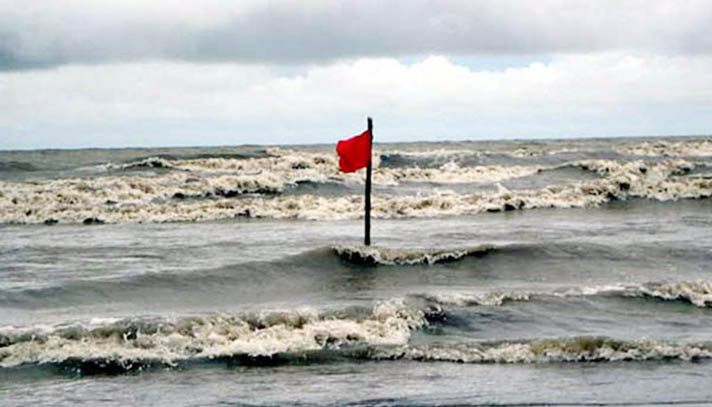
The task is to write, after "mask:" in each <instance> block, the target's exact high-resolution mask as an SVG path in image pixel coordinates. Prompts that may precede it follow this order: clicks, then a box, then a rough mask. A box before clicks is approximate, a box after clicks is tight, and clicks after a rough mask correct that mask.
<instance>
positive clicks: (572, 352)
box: [0, 137, 712, 407]
mask: <svg viewBox="0 0 712 407" xmlns="http://www.w3.org/2000/svg"><path fill="white" fill-rule="evenodd" d="M373 182H374V186H373V211H372V216H373V220H372V241H373V246H371V247H368V248H367V247H364V246H362V239H363V218H362V217H363V202H364V198H363V189H364V170H360V171H358V172H356V173H353V174H342V173H340V172H339V171H338V165H337V157H336V153H335V151H334V145H322V146H306V147H305V146H275V147H264V146H238V147H220V148H163V149H106V150H58V151H19V152H0V405H1V406H132V405H150V406H170V407H175V406H273V405H299V406H344V405H345V406H392V405H399V406H453V405H458V406H460V405H462V406H465V405H496V406H509V405H527V406H552V405H555V406H559V405H579V406H581V405H583V406H604V405H613V406H643V405H665V404H674V405H678V406H679V405H685V406H687V405H707V404H712V386H710V383H712V199H709V198H710V197H712V138H710V137H686V138H664V137H663V138H635V139H587V140H560V141H493V142H448V143H446V142H443V143H413V144H376V145H375V146H374V171H373Z"/></svg>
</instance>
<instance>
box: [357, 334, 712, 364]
mask: <svg viewBox="0 0 712 407" xmlns="http://www.w3.org/2000/svg"><path fill="white" fill-rule="evenodd" d="M371 357H372V358H374V359H387V360H393V359H410V360H418V361H445V362H457V363H561V362H615V361H639V362H640V361H649V360H671V359H672V360H686V361H690V360H699V359H709V358H712V344H711V343H696V344H686V343H676V342H666V341H652V340H645V341H624V340H617V339H613V338H607V337H575V338H560V339H535V340H530V341H507V342H486V343H481V342H474V343H466V344H448V345H420V346H416V345H404V346H400V347H395V348H392V349H380V350H376V351H374V352H373V354H372V355H371Z"/></svg>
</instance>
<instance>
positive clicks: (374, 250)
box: [332, 246, 497, 266]
mask: <svg viewBox="0 0 712 407" xmlns="http://www.w3.org/2000/svg"><path fill="white" fill-rule="evenodd" d="M332 250H333V251H334V253H335V254H336V255H337V256H338V257H339V258H341V259H343V260H346V261H348V262H351V263H354V264H362V265H368V266H377V265H381V266H396V265H398V266H404V265H408V266H412V265H417V264H426V265H432V264H439V263H448V262H453V261H457V260H460V259H462V258H465V257H468V256H477V257H480V256H484V255H486V254H488V253H490V252H493V251H496V250H497V247H495V246H479V247H472V248H462V249H442V250H437V249H432V250H429V249H393V248H385V247H370V246H336V247H333V248H332Z"/></svg>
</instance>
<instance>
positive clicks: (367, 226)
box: [363, 117, 373, 246]
mask: <svg viewBox="0 0 712 407" xmlns="http://www.w3.org/2000/svg"><path fill="white" fill-rule="evenodd" d="M368 134H370V136H371V142H370V143H369V146H368V167H366V216H365V217H364V226H365V234H364V238H363V243H364V244H365V245H366V246H370V245H371V149H372V146H373V121H372V120H371V118H370V117H369V118H368Z"/></svg>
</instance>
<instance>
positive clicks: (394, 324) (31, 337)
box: [0, 300, 426, 369]
mask: <svg viewBox="0 0 712 407" xmlns="http://www.w3.org/2000/svg"><path fill="white" fill-rule="evenodd" d="M425 323H426V320H425V317H424V314H423V312H421V311H419V310H416V309H412V308H408V307H406V306H405V305H404V304H403V303H402V302H401V301H395V300H394V301H387V302H383V303H380V304H377V305H376V306H374V308H373V310H372V311H371V312H370V314H368V315H366V316H363V317H360V316H354V317H351V318H349V317H338V316H334V315H320V314H319V313H317V312H316V311H314V310H301V311H285V312H272V313H263V314H260V315H252V316H250V315H247V316H240V315H230V314H216V315H206V316H197V317H193V318H183V319H179V320H167V319H129V320H119V321H113V322H109V323H105V322H100V323H96V324H89V325H73V326H64V327H61V326H60V327H54V328H48V327H44V328H38V329H18V328H12V327H6V328H4V329H2V331H0V338H2V340H0V367H12V366H18V365H23V364H47V363H54V364H56V363H63V362H67V361H96V360H100V361H103V362H104V363H107V364H110V365H113V366H123V367H125V368H126V369H130V368H131V367H132V366H136V365H138V366H140V365H153V364H161V365H175V364H176V363H178V362H181V361H190V360H204V359H213V358H219V357H232V356H235V355H246V356H248V357H270V356H273V355H275V354H279V353H293V352H303V351H315V350H324V349H332V350H333V349H339V348H341V347H343V346H347V345H354V344H361V345H370V346H381V345H389V346H392V345H402V344H405V343H407V341H408V339H409V338H410V333H411V331H412V330H414V329H416V328H418V327H420V326H422V325H423V324H425Z"/></svg>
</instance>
